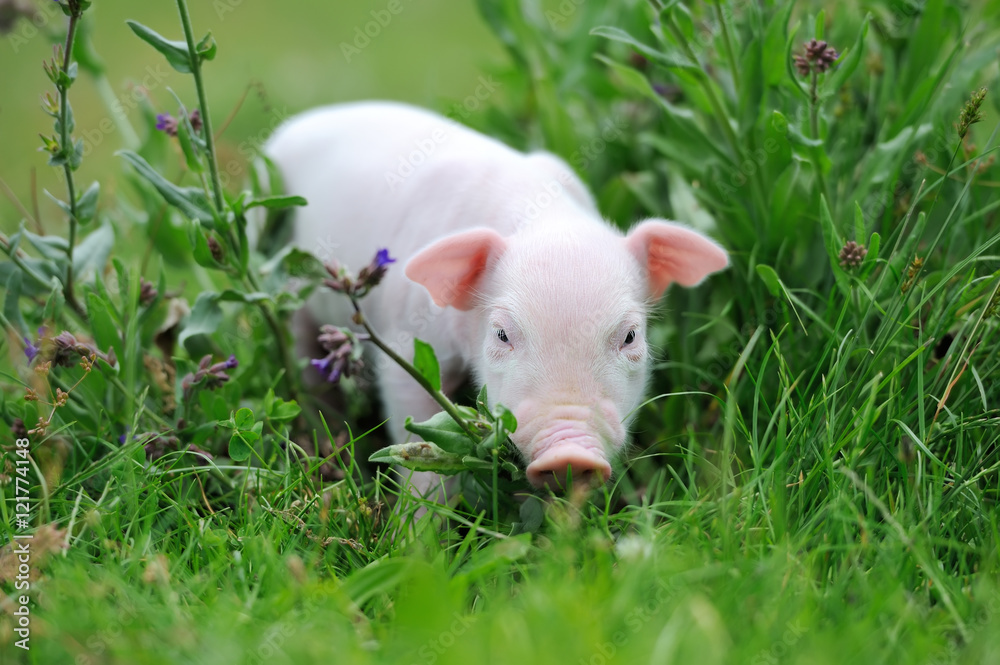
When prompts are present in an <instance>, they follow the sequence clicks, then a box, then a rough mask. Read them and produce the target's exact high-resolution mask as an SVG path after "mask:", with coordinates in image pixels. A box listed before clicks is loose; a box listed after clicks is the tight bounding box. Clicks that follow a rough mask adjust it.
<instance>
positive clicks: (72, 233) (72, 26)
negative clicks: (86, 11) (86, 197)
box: [56, 9, 86, 319]
mask: <svg viewBox="0 0 1000 665" xmlns="http://www.w3.org/2000/svg"><path fill="white" fill-rule="evenodd" d="M79 20H80V11H79V10H78V9H74V10H73V11H72V13H70V16H69V27H68V28H67V29H66V44H65V52H64V53H63V62H62V73H63V75H67V74H68V72H69V65H70V60H72V57H73V39H74V37H75V36H76V26H77V25H78V22H79ZM56 89H57V90H58V91H59V133H60V136H59V144H60V148H61V149H62V152H63V173H65V175H66V189H67V190H68V193H69V244H68V245H67V247H66V283H65V284H63V294H64V295H65V297H66V302H67V304H69V306H70V307H71V308H72V309H73V311H75V312H77V313H78V314H81V316H83V317H84V319H85V318H86V317H85V315H83V308H82V307H80V305H79V303H77V302H76V296H75V295H74V294H73V245H75V244H76V225H77V221H78V220H77V209H76V184H75V183H74V181H73V168H74V167H73V158H72V155H73V152H74V150H75V148H74V147H73V141H72V137H71V136H70V133H69V124H68V123H67V118H68V117H69V84H68V83H66V84H63V85H57V86H56Z"/></svg>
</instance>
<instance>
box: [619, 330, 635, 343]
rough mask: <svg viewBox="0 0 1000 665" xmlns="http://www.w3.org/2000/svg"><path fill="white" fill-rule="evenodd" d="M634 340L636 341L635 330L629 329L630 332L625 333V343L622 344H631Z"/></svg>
mask: <svg viewBox="0 0 1000 665" xmlns="http://www.w3.org/2000/svg"><path fill="white" fill-rule="evenodd" d="M634 341H635V331H634V330H629V331H628V334H627V335H625V342H624V344H622V346H628V345H629V344H631V343H632V342H634Z"/></svg>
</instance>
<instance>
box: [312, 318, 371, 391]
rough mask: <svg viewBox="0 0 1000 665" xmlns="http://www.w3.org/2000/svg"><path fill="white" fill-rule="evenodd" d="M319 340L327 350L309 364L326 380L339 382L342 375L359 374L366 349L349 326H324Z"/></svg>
mask: <svg viewBox="0 0 1000 665" xmlns="http://www.w3.org/2000/svg"><path fill="white" fill-rule="evenodd" d="M317 340H318V341H319V343H320V346H322V347H323V348H324V349H325V350H326V351H328V352H329V353H327V355H326V356H325V357H323V358H312V359H310V361H309V364H310V365H312V366H313V367H315V368H316V370H317V371H318V372H319V373H320V374H321V375H322V376H323V379H324V380H325V381H328V382H330V383H337V382H338V381H340V379H341V377H346V376H351V375H352V374H357V372H358V370H359V369H361V367H362V366H363V363H362V360H361V356H362V354H363V352H364V349H363V348H362V346H361V343H360V342H359V339H358V336H357V335H356V334H355V333H354V332H352V331H351V330H349V329H347V328H337V327H335V326H323V327H322V328H320V334H319V337H318V338H317Z"/></svg>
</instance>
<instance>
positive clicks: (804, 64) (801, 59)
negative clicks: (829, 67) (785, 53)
mask: <svg viewBox="0 0 1000 665" xmlns="http://www.w3.org/2000/svg"><path fill="white" fill-rule="evenodd" d="M793 59H794V60H795V68H796V69H797V70H799V74H800V75H801V76H809V72H810V71H811V67H810V65H809V61H808V60H806V58H805V56H803V55H796V56H794V57H793Z"/></svg>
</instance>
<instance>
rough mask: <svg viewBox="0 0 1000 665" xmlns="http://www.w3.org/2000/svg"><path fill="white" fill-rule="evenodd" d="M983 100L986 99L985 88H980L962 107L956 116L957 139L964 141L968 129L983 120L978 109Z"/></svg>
mask: <svg viewBox="0 0 1000 665" xmlns="http://www.w3.org/2000/svg"><path fill="white" fill-rule="evenodd" d="M984 99H986V88H985V87H982V88H980V89H979V90H976V91H975V92H973V93H972V95H971V96H970V97H969V101H967V102H966V103H965V106H963V107H962V112H961V113H959V114H958V135H959V137H961V138H963V139H964V138H965V135H966V134H968V133H969V127H971V126H972V125H974V124H976V123H977V122H979V121H980V120H982V119H983V114H982V113H981V112H980V110H979V109H980V107H982V105H983V100H984Z"/></svg>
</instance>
